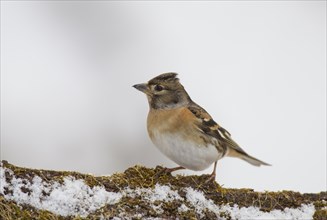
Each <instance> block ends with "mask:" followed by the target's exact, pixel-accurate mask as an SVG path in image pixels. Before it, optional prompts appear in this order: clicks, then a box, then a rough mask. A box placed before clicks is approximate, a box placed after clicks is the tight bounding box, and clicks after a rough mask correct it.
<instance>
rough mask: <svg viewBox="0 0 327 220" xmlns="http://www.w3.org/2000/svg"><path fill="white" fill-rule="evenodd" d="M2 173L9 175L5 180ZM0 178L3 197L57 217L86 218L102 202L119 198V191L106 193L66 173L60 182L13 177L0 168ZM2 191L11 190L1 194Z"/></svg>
mask: <svg viewBox="0 0 327 220" xmlns="http://www.w3.org/2000/svg"><path fill="white" fill-rule="evenodd" d="M5 172H7V173H8V174H9V175H10V176H11V178H12V179H11V180H10V181H9V182H7V180H6V176H5ZM0 179H1V182H0V184H1V185H0V193H1V194H3V195H4V197H5V198H6V199H7V200H13V201H15V202H16V203H17V204H28V205H31V206H33V207H35V208H37V209H42V210H47V211H50V212H53V213H55V214H57V215H61V216H69V215H73V216H81V217H86V216H87V215H89V214H90V213H91V212H94V211H95V210H97V209H99V208H101V207H102V206H104V205H105V204H115V203H117V202H119V201H120V199H121V198H122V194H121V193H114V192H107V191H106V190H105V189H104V187H100V186H95V187H93V188H90V187H89V186H88V185H86V184H85V182H84V181H83V180H81V179H75V178H74V177H70V176H68V177H64V179H63V183H62V184H61V183H58V182H51V183H47V182H44V181H43V180H42V179H41V178H40V177H39V176H34V178H33V179H32V181H31V182H29V180H26V179H21V178H16V177H15V176H14V173H13V172H12V171H11V170H10V169H7V168H3V167H0ZM5 190H6V191H9V192H12V193H6V194H5V193H4V192H5Z"/></svg>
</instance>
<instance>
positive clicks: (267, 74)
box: [1, 1, 326, 192]
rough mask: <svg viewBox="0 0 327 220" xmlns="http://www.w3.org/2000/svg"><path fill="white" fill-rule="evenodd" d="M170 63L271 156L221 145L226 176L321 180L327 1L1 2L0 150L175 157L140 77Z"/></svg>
mask: <svg viewBox="0 0 327 220" xmlns="http://www.w3.org/2000/svg"><path fill="white" fill-rule="evenodd" d="M168 71H174V72H178V73H179V77H180V78H181V82H182V83H183V85H184V86H185V88H186V89H187V91H188V92H189V94H190V96H191V97H192V99H193V100H194V101H195V102H197V103H198V104H200V105H201V106H203V107H204V108H205V109H206V110H207V111H208V112H209V113H210V114H211V115H212V116H213V117H214V119H215V120H216V121H217V122H218V123H219V124H221V125H222V126H223V127H225V128H226V129H227V130H229V132H230V133H231V134H232V136H233V138H234V139H235V140H236V141H237V142H238V143H239V144H240V145H241V147H242V148H244V149H245V150H246V151H247V152H248V153H249V154H251V155H253V156H255V157H258V158H259V159H261V160H264V161H266V162H268V163H271V164H272V165H273V166H271V167H260V168H257V167H253V166H251V165H249V164H247V163H245V162H244V161H241V160H238V159H234V158H225V159H223V160H221V161H219V163H218V169H217V180H218V182H219V183H220V184H222V185H224V186H225V187H246V188H254V189H256V190H282V189H291V190H296V191H301V192H318V191H323V190H326V114H325V113H326V2H325V1H276V2H259V1H252V2H243V1H231V2H219V1H218V2H212V1H210V2H194V1H193V2H184V1H181V2H163V1H158V2H127V1H124V2H105V1H101V2H92V1H89V2H87V1H83V2H62V1H61V2H52V1H47V2H32V1H23V2H9V1H8V2H7V1H5V2H4V1H1V159H5V160H8V161H9V162H11V163H13V164H16V165H19V166H26V167H33V168H43V169H56V170H75V171H80V172H87V173H94V174H111V173H113V172H119V171H123V170H125V169H126V168H128V167H130V166H133V165H135V164H142V165H145V166H149V167H154V166H156V165H164V166H168V167H173V166H175V164H174V163H173V162H171V161H169V159H166V158H165V156H164V155H162V154H161V153H160V152H159V151H158V150H157V149H156V148H155V147H154V146H153V144H152V143H151V142H150V140H149V138H148V136H147V132H146V124H145V122H146V115H147V111H148V104H147V100H146V98H145V96H144V95H143V94H141V93H140V92H138V91H137V90H135V89H134V88H132V87H131V86H132V85H134V84H136V83H141V82H145V81H147V80H149V79H150V78H152V77H154V76H156V75H158V74H160V73H162V72H168ZM211 171H212V167H210V169H208V170H205V171H204V172H191V171H187V172H182V173H186V174H189V173H193V174H197V175H199V174H201V173H211Z"/></svg>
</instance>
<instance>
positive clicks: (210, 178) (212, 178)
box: [204, 173, 216, 184]
mask: <svg viewBox="0 0 327 220" xmlns="http://www.w3.org/2000/svg"><path fill="white" fill-rule="evenodd" d="M215 179H216V173H212V174H211V175H210V176H209V178H208V179H207V180H206V181H205V182H204V183H205V184H207V183H209V182H214V181H215Z"/></svg>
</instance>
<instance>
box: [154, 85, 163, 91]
mask: <svg viewBox="0 0 327 220" xmlns="http://www.w3.org/2000/svg"><path fill="white" fill-rule="evenodd" d="M154 90H156V91H157V92H160V91H162V90H163V87H162V86H161V85H156V86H155V87H154Z"/></svg>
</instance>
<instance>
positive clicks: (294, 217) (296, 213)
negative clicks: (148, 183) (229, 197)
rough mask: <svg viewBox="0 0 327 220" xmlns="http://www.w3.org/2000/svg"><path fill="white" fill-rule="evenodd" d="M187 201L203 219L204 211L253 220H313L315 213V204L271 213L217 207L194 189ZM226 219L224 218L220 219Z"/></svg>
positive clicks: (223, 206) (189, 191) (189, 190)
mask: <svg viewBox="0 0 327 220" xmlns="http://www.w3.org/2000/svg"><path fill="white" fill-rule="evenodd" d="M185 191H186V198H187V201H188V202H189V203H190V204H191V205H192V206H194V208H195V210H196V211H197V213H198V214H199V215H200V216H201V217H203V216H204V213H203V211H205V210H209V211H212V212H214V213H215V214H216V215H217V217H220V216H219V213H223V212H225V213H228V214H229V215H230V217H231V218H232V219H238V220H242V219H253V220H256V219H257V220H264V219H267V220H268V219H269V220H288V219H290V220H300V219H312V218H313V214H314V213H315V207H314V205H313V204H302V206H301V207H299V208H285V209H284V210H272V211H270V212H263V211H260V209H259V208H257V207H252V206H251V207H242V208H239V207H238V206H237V205H234V206H232V207H231V206H229V205H222V206H217V205H216V204H214V202H213V201H212V200H211V199H206V198H205V196H204V195H203V193H202V192H199V191H197V190H194V189H193V188H190V187H188V188H186V189H185ZM220 218H222V219H224V218H223V217H220Z"/></svg>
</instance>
